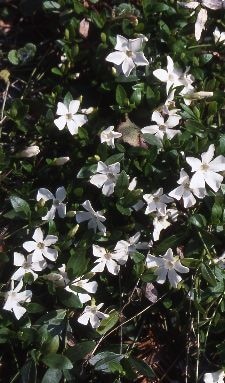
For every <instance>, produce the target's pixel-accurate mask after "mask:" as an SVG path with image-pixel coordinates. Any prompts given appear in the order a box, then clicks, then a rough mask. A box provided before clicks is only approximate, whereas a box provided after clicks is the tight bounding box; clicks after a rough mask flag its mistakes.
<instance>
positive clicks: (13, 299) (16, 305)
mask: <svg viewBox="0 0 225 383" xmlns="http://www.w3.org/2000/svg"><path fill="white" fill-rule="evenodd" d="M22 288H23V281H20V282H19V283H18V285H17V286H16V287H15V288H14V281H13V280H12V281H11V289H10V290H9V291H7V292H6V293H5V298H6V302H5V304H4V306H3V309H4V310H8V311H12V312H13V313H14V315H15V317H16V319H20V318H21V317H22V316H23V315H24V314H25V312H26V309H25V308H24V307H22V306H21V305H20V303H24V302H30V301H31V297H32V291H31V290H24V291H20V290H21V289H22Z"/></svg>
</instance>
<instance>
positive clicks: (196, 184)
mask: <svg viewBox="0 0 225 383" xmlns="http://www.w3.org/2000/svg"><path fill="white" fill-rule="evenodd" d="M204 187H205V178H204V176H203V173H202V172H201V171H197V172H196V173H195V174H194V175H193V176H192V178H191V182H190V188H191V189H200V188H204Z"/></svg>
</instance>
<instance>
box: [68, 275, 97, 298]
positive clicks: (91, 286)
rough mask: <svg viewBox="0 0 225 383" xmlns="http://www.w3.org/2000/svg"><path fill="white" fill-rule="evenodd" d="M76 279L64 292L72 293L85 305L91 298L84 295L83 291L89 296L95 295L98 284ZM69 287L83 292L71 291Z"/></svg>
mask: <svg viewBox="0 0 225 383" xmlns="http://www.w3.org/2000/svg"><path fill="white" fill-rule="evenodd" d="M81 278H82V277H80V278H76V279H75V280H74V281H72V282H71V283H70V286H67V287H66V288H65V290H67V291H69V292H70V293H73V294H74V295H76V296H78V298H79V300H80V301H81V303H86V302H88V301H90V300H91V296H90V295H89V294H86V293H85V291H87V292H88V293H91V294H95V293H96V290H97V287H98V284H97V282H95V281H92V282H89V280H88V279H81ZM71 287H75V288H76V287H77V288H78V289H82V290H84V292H80V291H78V292H77V291H76V290H73V289H72V288H71Z"/></svg>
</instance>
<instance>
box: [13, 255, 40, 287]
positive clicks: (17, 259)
mask: <svg viewBox="0 0 225 383" xmlns="http://www.w3.org/2000/svg"><path fill="white" fill-rule="evenodd" d="M13 264H14V266H18V267H19V269H17V270H16V271H15V273H13V275H12V277H11V279H13V280H15V281H20V280H21V279H22V278H23V276H24V275H25V274H27V273H31V274H32V275H33V278H34V280H35V279H37V277H38V274H37V273H35V271H42V270H44V269H45V268H46V266H47V263H46V262H45V260H44V261H38V262H34V261H33V254H28V256H27V259H26V258H25V256H24V255H23V254H21V253H17V252H15V253H14V263H13Z"/></svg>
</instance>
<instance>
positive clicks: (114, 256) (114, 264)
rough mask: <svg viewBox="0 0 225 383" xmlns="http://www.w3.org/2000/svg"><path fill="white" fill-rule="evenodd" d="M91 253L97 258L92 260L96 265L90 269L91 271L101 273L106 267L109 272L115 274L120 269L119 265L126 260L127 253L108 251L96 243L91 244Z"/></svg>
mask: <svg viewBox="0 0 225 383" xmlns="http://www.w3.org/2000/svg"><path fill="white" fill-rule="evenodd" d="M93 255H94V256H95V257H96V258H97V259H96V261H95V262H94V263H97V265H96V266H95V267H94V268H93V269H92V270H91V271H92V272H93V273H102V272H103V271H104V269H105V267H106V268H107V270H108V272H109V273H111V274H113V275H117V274H118V273H119V271H120V266H119V265H124V264H125V263H126V261H127V255H126V254H124V253H123V252H122V253H117V252H109V251H107V250H106V249H104V247H100V246H98V245H93Z"/></svg>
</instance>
